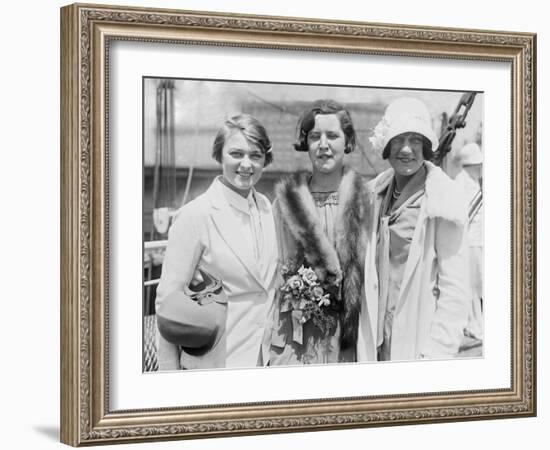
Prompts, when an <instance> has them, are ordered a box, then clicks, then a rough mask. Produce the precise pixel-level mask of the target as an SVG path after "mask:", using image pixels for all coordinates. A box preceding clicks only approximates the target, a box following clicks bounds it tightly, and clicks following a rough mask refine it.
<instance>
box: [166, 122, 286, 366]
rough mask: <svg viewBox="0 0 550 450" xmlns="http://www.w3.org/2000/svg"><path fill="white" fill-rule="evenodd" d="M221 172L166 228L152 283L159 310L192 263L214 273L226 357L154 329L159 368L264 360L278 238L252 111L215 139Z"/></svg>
mask: <svg viewBox="0 0 550 450" xmlns="http://www.w3.org/2000/svg"><path fill="white" fill-rule="evenodd" d="M212 156H213V158H214V159H215V160H216V161H218V162H220V163H221V165H222V172H223V173H222V175H221V176H219V177H217V178H216V179H215V180H214V181H213V183H212V184H211V186H210V187H209V189H208V190H207V191H206V192H205V193H204V194H202V195H200V196H199V197H197V198H196V199H195V200H193V201H191V202H189V203H188V204H186V205H184V206H183V207H182V208H181V209H180V211H179V212H178V216H177V219H176V221H175V223H174V224H173V226H172V227H171V229H170V232H169V239H168V246H167V249H166V255H165V259H164V263H163V267H162V275H161V280H160V284H159V286H158V290H157V298H156V307H157V311H158V309H159V306H160V305H161V304H162V302H163V301H164V300H165V299H166V298H167V296H169V295H170V294H172V293H174V292H175V291H182V290H184V289H185V288H186V287H187V286H188V285H189V284H190V283H191V282H192V281H193V279H194V278H196V273H197V272H196V271H197V268H198V267H200V268H201V269H204V270H205V271H206V272H207V273H208V274H211V275H212V276H214V277H216V278H217V279H220V280H221V281H222V287H223V290H224V292H225V294H226V295H227V318H226V322H225V335H224V336H223V341H224V347H225V348H224V357H223V358H222V360H221V361H220V359H219V355H218V356H217V357H216V358H210V357H209V355H208V353H207V354H205V355H204V357H203V358H202V360H201V359H200V358H199V359H198V362H197V359H196V358H195V359H192V358H191V360H192V361H193V362H192V367H189V364H188V363H187V360H188V359H189V358H188V356H189V355H188V354H187V353H186V352H185V351H182V349H181V348H178V346H176V345H174V344H171V343H170V342H168V341H166V340H165V339H164V338H163V337H162V336H161V335H160V334H159V335H158V361H159V370H177V369H189V368H210V367H251V366H256V365H264V364H267V361H268V354H269V333H266V330H271V324H270V323H267V321H268V317H271V308H272V303H273V296H274V292H275V287H274V281H275V276H276V266H277V241H276V236H275V225H274V221H273V214H272V210H271V204H270V202H269V200H268V199H267V198H266V197H265V196H263V195H262V194H260V193H259V192H257V191H256V190H255V189H254V185H255V184H256V183H257V182H258V180H259V179H260V177H261V175H262V171H263V169H264V167H265V166H266V165H268V164H269V163H270V162H271V161H272V159H273V156H272V145H271V142H270V140H269V138H268V136H267V133H266V131H265V129H264V127H263V126H262V125H261V124H260V123H259V122H258V121H257V120H256V119H255V118H253V117H252V116H249V115H245V114H242V115H239V116H235V117H232V118H231V119H229V120H227V121H226V122H225V124H224V125H223V127H222V128H221V129H220V130H219V132H218V134H217V136H216V138H215V141H214V145H213V152H212Z"/></svg>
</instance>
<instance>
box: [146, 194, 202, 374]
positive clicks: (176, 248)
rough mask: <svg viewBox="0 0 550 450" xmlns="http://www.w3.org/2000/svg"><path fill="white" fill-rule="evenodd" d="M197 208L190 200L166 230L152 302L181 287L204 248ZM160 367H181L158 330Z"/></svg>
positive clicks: (191, 274) (177, 357) (174, 351)
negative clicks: (159, 272)
mask: <svg viewBox="0 0 550 450" xmlns="http://www.w3.org/2000/svg"><path fill="white" fill-rule="evenodd" d="M198 212H199V211H198V208H196V207H192V205H191V204H188V205H186V206H184V207H183V208H182V209H181V211H180V213H179V214H178V217H177V218H176V221H175V222H174V224H173V225H172V227H171V228H170V231H169V233H168V245H167V246H166V253H165V255H164V262H163V264H162V274H161V278H160V283H159V285H158V288H157V296H156V300H155V306H156V308H158V306H159V305H160V304H161V303H162V301H163V300H164V299H165V298H166V296H167V295H169V294H171V293H172V292H174V291H178V290H181V289H183V287H184V286H186V285H188V284H189V282H190V281H191V280H192V278H193V274H194V273H195V269H196V268H197V265H198V263H199V261H200V258H201V254H202V251H203V242H202V239H201V235H200V233H199V231H198V230H199V226H198V224H197V221H198V220H200V216H199V214H198ZM157 345H158V347H157V351H158V362H159V370H176V369H179V368H180V365H179V352H178V348H177V346H176V345H174V344H171V343H170V342H168V341H166V340H165V339H164V338H163V337H162V336H161V335H160V333H159V334H157Z"/></svg>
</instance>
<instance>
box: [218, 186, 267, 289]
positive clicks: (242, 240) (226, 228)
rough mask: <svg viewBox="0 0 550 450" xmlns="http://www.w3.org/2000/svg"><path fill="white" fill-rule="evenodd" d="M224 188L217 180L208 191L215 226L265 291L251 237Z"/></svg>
mask: <svg viewBox="0 0 550 450" xmlns="http://www.w3.org/2000/svg"><path fill="white" fill-rule="evenodd" d="M222 188H223V186H222V185H221V183H220V182H219V181H217V180H216V181H214V183H212V185H211V186H210V188H209V189H208V191H207V195H208V199H209V200H210V203H211V204H212V206H213V210H212V220H213V222H214V225H215V227H216V229H217V230H218V233H219V235H220V236H221V237H222V239H223V240H224V241H225V243H226V244H227V246H228V247H229V248H230V249H231V250H232V251H233V253H234V254H235V256H236V257H237V258H238V259H239V261H241V263H242V264H243V266H244V267H245V268H246V269H247V270H248V272H249V273H250V274H251V275H252V276H253V277H254V279H255V280H256V282H257V283H258V284H259V285H260V286H261V287H262V288H263V289H265V287H264V285H265V282H264V281H263V280H262V277H261V276H260V273H259V270H258V261H256V260H255V258H254V255H253V254H252V251H251V246H250V245H249V240H250V237H247V236H246V234H243V229H242V226H241V224H240V223H239V221H238V220H237V217H236V215H235V214H236V213H235V211H234V210H233V208H232V207H231V205H229V203H228V202H227V200H226V198H225V196H224V193H223V191H222ZM237 214H238V213H237Z"/></svg>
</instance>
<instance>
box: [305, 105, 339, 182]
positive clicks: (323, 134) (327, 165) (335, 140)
mask: <svg viewBox="0 0 550 450" xmlns="http://www.w3.org/2000/svg"><path fill="white" fill-rule="evenodd" d="M307 143H308V149H309V159H310V160H311V163H312V165H313V170H314V171H317V172H322V173H332V172H334V171H335V170H341V169H342V166H343V164H344V154H345V150H346V136H345V135H344V131H343V130H342V125H341V124H340V119H339V118H338V116H337V115H336V114H318V115H317V116H315V125H314V126H313V128H312V129H311V130H310V131H309V133H308V135H307Z"/></svg>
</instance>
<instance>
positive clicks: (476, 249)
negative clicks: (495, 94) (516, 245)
mask: <svg viewBox="0 0 550 450" xmlns="http://www.w3.org/2000/svg"><path fill="white" fill-rule="evenodd" d="M457 160H458V162H459V163H460V165H461V166H462V169H461V170H460V172H459V173H458V174H457V175H456V177H455V180H456V181H457V182H458V183H460V185H461V186H462V187H463V189H464V191H465V193H466V195H467V199H468V201H469V211H468V214H469V221H470V224H469V228H468V244H469V247H470V249H469V257H470V280H471V284H472V305H471V309H470V315H469V318H468V325H467V327H466V330H465V334H466V336H467V337H469V338H472V339H474V340H482V339H483V201H482V199H483V197H482V175H483V168H482V165H483V154H482V152H481V148H480V147H479V145H478V144H476V143H475V142H470V143H468V144H466V145H465V146H464V147H462V148H461V149H460V150H459V151H458V154H457Z"/></svg>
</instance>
